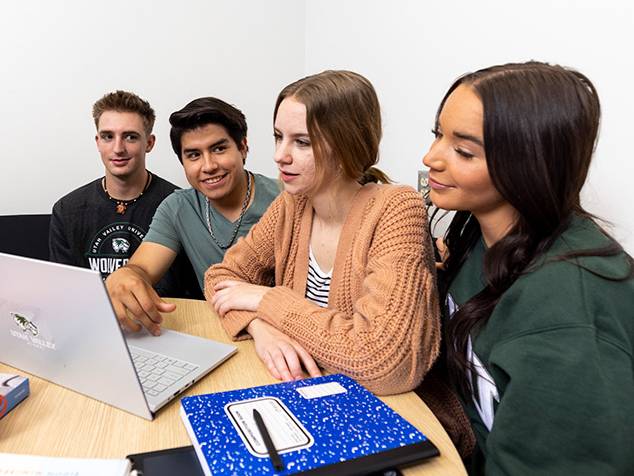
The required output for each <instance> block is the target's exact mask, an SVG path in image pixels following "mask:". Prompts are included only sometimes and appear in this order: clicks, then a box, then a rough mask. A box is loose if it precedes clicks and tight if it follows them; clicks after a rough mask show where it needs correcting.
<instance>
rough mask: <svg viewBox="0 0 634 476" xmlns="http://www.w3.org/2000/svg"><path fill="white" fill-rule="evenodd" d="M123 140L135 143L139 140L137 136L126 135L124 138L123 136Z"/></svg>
mask: <svg viewBox="0 0 634 476" xmlns="http://www.w3.org/2000/svg"><path fill="white" fill-rule="evenodd" d="M123 138H124V139H125V140H126V141H127V142H136V141H137V140H139V136H138V135H137V134H126V135H125V136H123Z"/></svg>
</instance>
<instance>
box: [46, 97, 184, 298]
mask: <svg viewBox="0 0 634 476" xmlns="http://www.w3.org/2000/svg"><path fill="white" fill-rule="evenodd" d="M92 112H93V118H94V120H95V127H96V128H97V134H96V136H95V141H96V143H97V149H98V151H99V154H100V156H101V161H102V162H103V165H104V168H105V175H104V176H103V177H101V178H98V179H97V180H94V181H92V182H90V183H88V184H86V185H84V186H83V187H80V188H78V189H77V190H74V191H73V192H71V193H69V194H68V195H66V196H64V197H62V198H61V199H60V200H58V201H57V203H55V205H54V207H53V214H52V217H51V225H50V234H49V249H50V260H51V261H55V262H58V263H64V264H70V265H74V266H81V267H85V268H92V269H94V270H97V271H99V272H101V275H102V277H103V278H104V279H105V278H107V277H108V276H109V275H110V273H112V272H114V271H115V270H116V269H118V268H119V267H121V266H123V265H125V264H126V263H127V261H128V260H129V258H130V257H131V256H132V254H133V253H134V251H135V250H136V249H137V248H138V246H139V245H140V244H141V241H142V240H143V238H144V237H145V235H146V233H147V231H148V229H149V227H150V222H151V221H152V217H153V216H154V212H155V211H156V208H157V207H158V205H159V204H160V203H161V202H162V201H163V199H164V198H165V197H167V196H168V195H169V194H171V193H172V192H173V191H174V190H175V189H177V188H178V187H177V186H176V185H174V184H172V183H170V182H167V181H166V180H163V179H162V178H161V177H159V176H157V175H155V174H152V173H151V172H150V171H149V170H147V169H146V168H145V155H146V154H147V153H149V152H150V151H151V150H152V148H153V147H154V142H155V140H156V139H155V137H154V135H153V134H152V128H153V126H154V119H155V115H154V110H153V109H152V107H151V106H150V104H149V103H148V102H147V101H145V100H143V99H141V98H140V97H139V96H137V95H136V94H133V93H130V92H126V91H116V92H113V93H109V94H106V95H105V96H103V97H102V98H101V99H99V100H98V101H97V102H96V103H95V104H94V106H93V110H92ZM168 278H170V279H171V277H168ZM170 279H166V280H163V281H161V283H158V281H157V290H158V291H159V292H161V294H165V293H171V292H172V291H173V285H174V284H175V283H173V282H172V281H170ZM168 281H169V282H168Z"/></svg>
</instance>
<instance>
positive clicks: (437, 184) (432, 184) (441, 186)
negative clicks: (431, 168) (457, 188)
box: [428, 177, 454, 190]
mask: <svg viewBox="0 0 634 476" xmlns="http://www.w3.org/2000/svg"><path fill="white" fill-rule="evenodd" d="M428 182H429V186H430V187H431V188H433V189H437V190H438V189H446V188H454V186H453V185H447V184H444V183H442V182H438V181H437V180H434V179H433V178H431V177H429V178H428Z"/></svg>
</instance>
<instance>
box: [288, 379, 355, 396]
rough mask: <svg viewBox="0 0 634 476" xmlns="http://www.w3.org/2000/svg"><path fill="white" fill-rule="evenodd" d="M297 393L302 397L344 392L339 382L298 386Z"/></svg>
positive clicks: (344, 389)
mask: <svg viewBox="0 0 634 476" xmlns="http://www.w3.org/2000/svg"><path fill="white" fill-rule="evenodd" d="M297 391H298V392H299V394H300V395H301V396H302V397H304V398H308V399H311V398H320V397H327V396H329V395H337V394H338V393H346V392H347V391H348V390H346V388H345V387H343V386H342V385H341V384H340V383H339V382H328V383H320V384H318V385H310V386H308V387H300V388H298V389H297Z"/></svg>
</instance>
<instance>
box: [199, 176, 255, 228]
mask: <svg viewBox="0 0 634 476" xmlns="http://www.w3.org/2000/svg"><path fill="white" fill-rule="evenodd" d="M253 190H254V186H253V178H251V199H253V196H254V193H253ZM246 194H247V172H246V171H245V172H244V173H243V174H242V177H241V178H240V180H239V181H238V183H237V184H236V187H234V189H233V190H232V191H231V192H230V193H229V194H227V195H225V196H224V197H222V198H220V199H217V200H211V199H208V200H209V202H210V203H211V205H213V207H214V208H215V209H216V210H217V211H218V212H220V213H222V214H223V215H224V216H225V217H227V218H228V219H229V220H231V221H233V220H234V219H235V218H237V217H238V216H239V215H240V212H241V211H242V205H243V204H244V200H245V198H246ZM247 206H248V204H247Z"/></svg>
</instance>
